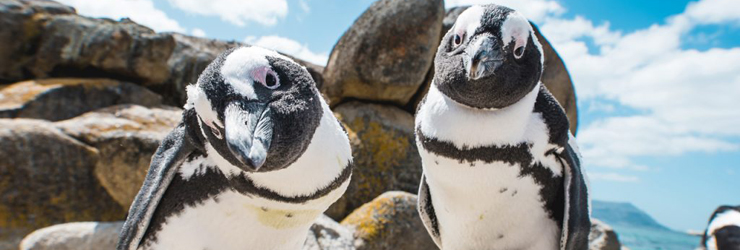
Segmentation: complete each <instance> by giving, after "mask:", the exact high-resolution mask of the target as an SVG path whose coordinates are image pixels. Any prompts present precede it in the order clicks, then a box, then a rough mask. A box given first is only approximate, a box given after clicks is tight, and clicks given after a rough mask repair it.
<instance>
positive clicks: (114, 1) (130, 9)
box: [59, 0, 185, 32]
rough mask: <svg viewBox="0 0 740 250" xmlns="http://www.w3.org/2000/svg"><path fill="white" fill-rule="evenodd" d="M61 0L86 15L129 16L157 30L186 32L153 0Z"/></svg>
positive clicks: (60, 0) (118, 17)
mask: <svg viewBox="0 0 740 250" xmlns="http://www.w3.org/2000/svg"><path fill="white" fill-rule="evenodd" d="M59 2H61V3H63V4H66V5H70V6H72V7H74V8H75V9H77V13H79V14H80V15H84V16H90V17H107V18H111V19H115V20H118V19H121V18H124V17H128V18H131V20H134V21H135V22H137V23H139V24H142V25H144V26H147V27H150V28H152V29H154V30H155V31H157V32H162V31H174V32H185V28H183V27H182V26H180V24H179V23H177V21H175V20H174V19H172V18H170V17H168V16H167V14H166V13H164V12H163V11H161V10H159V9H157V8H156V7H154V3H153V2H152V1H151V0H126V1H122V0H94V1H90V0H59Z"/></svg>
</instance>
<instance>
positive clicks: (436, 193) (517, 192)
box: [420, 150, 560, 249]
mask: <svg viewBox="0 0 740 250" xmlns="http://www.w3.org/2000/svg"><path fill="white" fill-rule="evenodd" d="M420 151H421V154H422V161H423V166H424V173H425V175H426V177H427V183H428V185H429V189H430V194H431V196H432V205H433V206H434V211H435V213H436V217H437V220H438V221H439V225H440V228H439V230H440V237H441V241H442V244H443V249H557V248H558V245H559V240H560V227H559V226H558V225H557V223H556V221H555V220H553V219H552V218H550V215H549V214H548V211H547V209H546V205H545V201H544V200H545V199H543V197H542V192H541V190H542V188H543V186H542V183H538V181H537V180H535V178H534V177H533V176H531V175H527V174H523V173H522V169H523V166H521V165H520V164H518V163H505V162H498V161H493V162H483V161H472V162H468V161H462V162H461V161H460V160H459V159H451V158H447V157H444V156H438V155H436V154H434V153H430V152H428V151H426V150H420ZM532 235H539V237H532Z"/></svg>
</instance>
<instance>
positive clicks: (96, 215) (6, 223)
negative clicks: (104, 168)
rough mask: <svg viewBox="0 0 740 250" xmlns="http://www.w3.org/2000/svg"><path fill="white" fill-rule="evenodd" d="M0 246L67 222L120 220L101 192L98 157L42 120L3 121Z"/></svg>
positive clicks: (0, 133) (120, 210)
mask: <svg viewBox="0 0 740 250" xmlns="http://www.w3.org/2000/svg"><path fill="white" fill-rule="evenodd" d="M0 149H2V150H0V159H2V160H0V228H2V230H0V241H6V240H9V239H19V238H20V237H22V236H23V235H25V234H27V233H29V232H31V231H33V230H34V229H37V228H41V227H45V226H50V225H53V224H58V223H63V222H69V221H90V220H100V221H111V220H120V219H122V218H123V217H124V216H125V210H124V209H123V208H122V207H121V206H120V205H119V204H118V203H116V202H115V201H114V200H113V199H112V198H111V197H110V196H109V195H108V193H107V192H106V191H105V189H103V187H101V186H100V184H99V183H98V181H97V180H96V178H95V176H94V175H93V168H94V166H95V164H96V162H97V160H98V152H97V150H95V149H94V148H92V147H89V146H86V145H84V144H82V143H80V142H78V141H76V140H74V139H73V138H71V137H69V136H67V135H65V134H63V133H62V132H61V131H59V130H58V129H56V128H55V127H54V126H53V124H51V123H49V122H45V121H39V120H28V119H0Z"/></svg>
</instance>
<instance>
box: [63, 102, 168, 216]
mask: <svg viewBox="0 0 740 250" xmlns="http://www.w3.org/2000/svg"><path fill="white" fill-rule="evenodd" d="M181 114H182V110H180V109H177V108H151V109H149V108H145V107H142V106H137V105H119V106H113V107H109V108H104V109H100V110H96V111H93V112H89V113H86V114H84V115H81V116H79V117H75V118H74V119H70V120H66V121H61V122H57V123H56V126H57V127H58V128H60V129H61V130H62V131H63V132H64V133H66V134H68V135H70V136H72V137H74V138H76V139H78V140H80V141H82V142H84V143H86V144H88V145H91V146H93V147H95V148H97V150H98V152H99V155H100V160H98V162H97V164H95V170H94V173H95V176H96V177H97V179H98V180H99V181H100V184H101V185H102V186H103V187H104V188H105V189H106V190H107V191H108V193H109V194H110V195H111V196H112V197H113V199H115V200H116V201H117V202H118V204H121V206H123V207H125V208H128V207H129V206H131V202H133V200H134V197H135V196H136V194H137V193H138V192H139V189H140V188H141V184H142V183H144V178H145V177H146V173H147V171H148V169H149V163H150V161H151V158H152V155H153V154H154V152H155V151H156V150H157V147H159V143H160V142H161V141H162V139H164V137H165V136H166V135H167V133H169V132H170V131H171V130H172V129H173V128H174V127H175V126H177V124H178V123H179V122H180V119H181V118H182V115H181Z"/></svg>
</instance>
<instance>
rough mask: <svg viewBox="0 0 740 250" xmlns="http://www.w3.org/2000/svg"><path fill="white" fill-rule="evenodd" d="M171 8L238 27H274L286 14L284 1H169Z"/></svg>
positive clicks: (286, 9)
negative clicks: (250, 25) (250, 24)
mask: <svg viewBox="0 0 740 250" xmlns="http://www.w3.org/2000/svg"><path fill="white" fill-rule="evenodd" d="M169 2H170V4H172V6H174V7H176V8H178V9H181V10H183V11H185V12H189V13H193V14H197V15H202V16H217V17H220V18H221V20H224V21H226V22H229V23H231V24H234V25H236V26H239V27H243V26H245V25H247V23H249V22H256V23H259V24H262V25H266V26H271V25H275V24H276V23H277V21H278V19H281V18H284V17H285V16H286V15H287V14H288V3H287V1H286V0H169Z"/></svg>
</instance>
